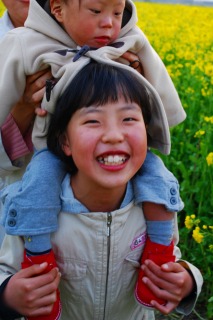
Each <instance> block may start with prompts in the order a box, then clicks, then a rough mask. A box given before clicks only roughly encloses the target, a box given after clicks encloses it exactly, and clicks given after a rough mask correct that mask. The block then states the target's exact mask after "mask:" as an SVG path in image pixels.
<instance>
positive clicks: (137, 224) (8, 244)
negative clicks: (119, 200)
mask: <svg viewBox="0 0 213 320" xmlns="http://www.w3.org/2000/svg"><path fill="white" fill-rule="evenodd" d="M61 198H62V210H63V211H62V212H61V213H60V214H59V230H58V231H57V232H56V233H54V234H53V235H52V247H53V250H54V253H55V256H56V260H57V264H58V267H59V269H60V272H61V274H62V276H61V282H60V293H61V300H62V317H61V320H70V319H75V320H82V319H87V320H103V319H104V320H121V319H122V320H152V319H154V313H153V311H151V310H148V309H146V308H144V307H143V306H141V305H139V304H138V303H137V302H136V300H135V298H134V288H135V282H136V278H137V273H138V268H139V266H140V264H139V261H140V257H141V254H142V251H143V247H144V243H145V235H146V223H145V220H144V216H143V212H142V209H141V207H138V206H135V205H134V203H133V202H131V203H130V204H128V205H127V206H125V207H124V208H121V209H118V210H115V211H113V212H108V213H107V212H89V213H84V212H82V213H81V214H75V213H73V201H72V192H71V189H70V177H69V175H67V176H66V178H65V180H64V182H63V185H62V197H61ZM65 208H66V210H65ZM108 222H109V224H108ZM177 242H178V231H177V220H175V243H176V244H177ZM23 250H24V243H23V240H22V239H21V238H20V237H16V236H8V235H7V236H6V237H5V239H4V242H3V245H2V249H1V251H0V285H1V283H2V282H3V281H4V280H5V279H6V278H7V277H9V276H10V275H11V274H14V273H15V272H17V271H18V270H20V267H21V262H22V257H23ZM175 255H176V259H177V260H180V258H181V254H180V250H179V249H178V248H177V247H175ZM185 264H186V266H187V268H189V269H190V270H191V273H192V274H193V276H194V279H195V282H196V285H197V290H196V294H194V296H193V295H192V296H191V298H190V297H189V298H188V299H185V300H184V301H182V302H181V303H180V305H179V307H178V309H179V311H181V312H182V313H183V314H189V313H190V312H191V311H192V309H193V307H194V304H195V302H196V299H197V297H198V295H199V293H200V291H201V286H202V276H201V274H200V272H199V270H198V269H197V268H196V267H194V266H193V265H191V264H190V263H188V262H185Z"/></svg>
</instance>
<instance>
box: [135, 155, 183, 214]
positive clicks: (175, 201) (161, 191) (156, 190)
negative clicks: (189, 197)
mask: <svg viewBox="0 0 213 320" xmlns="http://www.w3.org/2000/svg"><path fill="white" fill-rule="evenodd" d="M133 188H134V198H135V202H136V203H137V204H138V203H142V202H152V203H156V204H163V205H165V207H166V209H167V210H168V211H172V212H178V211H180V210H182V209H183V207H184V204H183V202H182V200H181V198H180V194H179V184H178V181H177V179H176V178H175V177H174V175H173V174H172V173H171V172H170V171H169V170H168V169H167V168H166V167H165V165H164V163H163V161H162V160H161V159H160V158H159V157H158V156H156V155H155V154H154V153H152V152H151V151H148V152H147V156H146V159H145V162H144V164H143V165H142V167H141V168H140V170H139V171H138V172H137V174H136V175H135V177H134V178H133Z"/></svg>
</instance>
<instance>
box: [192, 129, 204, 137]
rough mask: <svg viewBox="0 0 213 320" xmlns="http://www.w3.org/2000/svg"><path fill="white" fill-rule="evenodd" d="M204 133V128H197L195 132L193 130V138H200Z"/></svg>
mask: <svg viewBox="0 0 213 320" xmlns="http://www.w3.org/2000/svg"><path fill="white" fill-rule="evenodd" d="M204 134H205V131H204V130H201V129H200V130H198V131H197V132H195V135H194V137H195V138H200V137H201V136H203V135H204Z"/></svg>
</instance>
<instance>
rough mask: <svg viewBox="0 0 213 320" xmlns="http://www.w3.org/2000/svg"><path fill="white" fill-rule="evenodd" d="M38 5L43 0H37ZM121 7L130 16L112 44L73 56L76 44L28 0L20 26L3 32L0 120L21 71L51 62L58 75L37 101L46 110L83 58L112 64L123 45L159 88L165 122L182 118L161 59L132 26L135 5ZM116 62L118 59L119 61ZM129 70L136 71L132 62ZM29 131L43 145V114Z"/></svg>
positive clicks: (19, 86)
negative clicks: (48, 93)
mask: <svg viewBox="0 0 213 320" xmlns="http://www.w3.org/2000/svg"><path fill="white" fill-rule="evenodd" d="M39 2H40V3H42V4H43V5H44V3H45V1H39ZM126 12H128V13H129V15H130V19H129V20H128V19H127V20H128V21H127V22H126V24H125V25H124V26H123V27H122V29H121V32H120V35H119V39H117V40H116V41H115V43H116V47H112V46H106V47H102V48H100V49H97V50H91V51H89V52H87V53H86V57H87V58H86V57H81V58H80V59H79V60H78V61H76V62H73V61H72V59H73V56H74V55H75V53H74V52H72V49H80V48H78V47H77V44H76V43H74V42H73V40H72V39H71V38H70V37H69V36H68V34H67V33H66V32H65V31H64V30H63V29H62V27H61V26H60V25H59V24H58V23H56V21H55V20H54V19H53V18H52V17H51V16H50V15H49V14H48V13H47V12H46V11H45V10H44V8H43V7H42V6H41V5H39V3H38V2H37V1H36V0H31V1H30V9H29V16H28V19H27V21H26V23H25V28H16V29H14V30H12V31H10V32H8V34H7V35H6V36H5V37H4V39H3V40H2V42H1V43H0V45H1V51H0V67H1V73H0V97H1V103H0V126H1V125H2V123H3V122H4V121H5V119H6V116H7V115H8V114H9V112H10V110H11V106H12V105H14V103H15V102H17V101H18V100H19V98H20V97H21V96H22V94H23V92H24V89H25V84H26V75H30V74H34V73H35V72H36V71H38V70H41V69H44V68H46V67H47V66H51V71H52V74H53V76H54V77H55V78H56V79H60V80H59V81H58V82H57V84H56V86H55V87H54V89H53V91H52V95H51V99H50V101H49V102H47V101H46V98H45V97H44V99H43V103H42V106H43V108H45V109H47V110H48V112H49V113H50V114H51V113H52V112H54V108H55V102H56V100H57V98H58V97H59V96H60V95H61V93H62V92H63V91H64V90H65V88H66V86H67V84H68V82H70V79H71V78H72V77H73V76H74V75H75V74H76V73H77V72H78V70H79V69H81V68H82V65H85V64H87V63H88V60H89V58H93V59H95V60H97V61H99V62H103V63H110V64H115V65H117V64H118V62H117V61H120V62H122V63H125V64H127V61H124V60H123V59H119V57H120V56H121V55H122V54H123V53H125V52H126V51H127V50H129V51H132V52H134V53H136V54H137V55H138V57H139V59H140V61H141V62H142V65H143V69H144V74H145V78H146V79H147V80H148V81H149V82H150V83H151V84H152V86H153V90H154V92H155V94H156V95H158V94H159V96H160V98H161V100H162V103H163V105H164V108H165V112H166V115H167V119H168V123H169V125H170V126H173V125H176V124H178V123H180V122H181V121H183V120H184V119H185V112H184V110H183V108H182V105H181V102H180V100H179V97H178V94H177V92H176V90H175V88H174V85H173V83H172V81H171V79H170V77H169V75H168V73H167V71H166V68H165V66H164V65H163V63H162V61H161V59H160V58H159V56H158V55H157V53H156V52H155V51H154V49H153V48H152V47H151V45H150V43H149V42H148V40H147V38H146V36H145V35H144V34H143V32H142V31H141V30H140V29H139V28H138V27H136V22H137V16H136V8H135V6H134V4H133V2H132V1H130V0H128V1H127V2H126ZM119 66H123V64H121V63H119ZM128 68H129V70H131V71H132V72H134V73H136V71H135V70H134V69H133V68H130V67H128ZM37 120H38V121H36V124H35V130H34V132H33V142H34V145H35V146H36V148H37V149H41V148H43V147H45V146H46V141H45V138H44V136H45V134H46V132H47V128H48V123H49V117H48V116H47V117H45V118H41V117H40V118H39V117H38V119H37Z"/></svg>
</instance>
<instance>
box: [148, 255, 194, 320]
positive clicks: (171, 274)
mask: <svg viewBox="0 0 213 320" xmlns="http://www.w3.org/2000/svg"><path fill="white" fill-rule="evenodd" d="M142 268H143V270H144V273H145V275H146V277H144V278H143V281H144V282H145V283H146V285H147V286H148V287H149V288H150V289H151V290H152V291H153V293H154V294H155V295H156V297H158V298H162V299H164V300H166V301H168V302H167V303H166V305H164V306H162V305H160V304H158V303H157V302H156V301H152V302H151V304H152V305H153V307H154V308H156V309H157V310H159V311H160V312H162V313H163V314H168V313H170V312H171V311H172V310H173V309H175V308H176V307H177V306H178V304H179V303H180V301H181V300H182V299H183V298H185V297H186V296H188V295H189V294H190V293H191V292H192V290H193V286H194V282H193V279H192V277H191V275H190V274H189V272H188V271H187V270H186V269H185V268H184V267H183V266H182V265H181V264H179V263H175V262H169V263H166V264H164V265H162V266H161V267H159V266H157V265H156V264H155V263H154V262H152V261H151V260H146V261H145V264H144V265H143V266H142Z"/></svg>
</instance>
